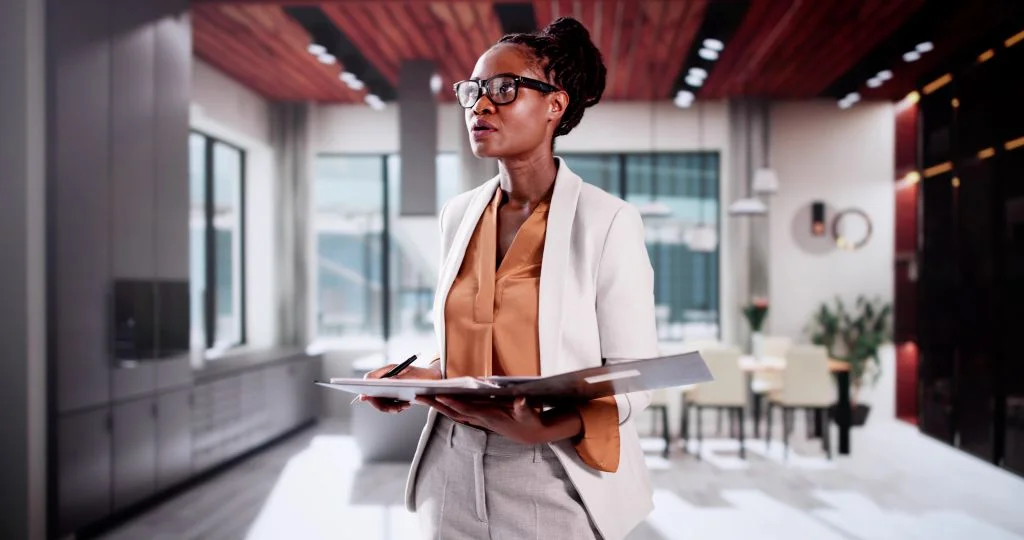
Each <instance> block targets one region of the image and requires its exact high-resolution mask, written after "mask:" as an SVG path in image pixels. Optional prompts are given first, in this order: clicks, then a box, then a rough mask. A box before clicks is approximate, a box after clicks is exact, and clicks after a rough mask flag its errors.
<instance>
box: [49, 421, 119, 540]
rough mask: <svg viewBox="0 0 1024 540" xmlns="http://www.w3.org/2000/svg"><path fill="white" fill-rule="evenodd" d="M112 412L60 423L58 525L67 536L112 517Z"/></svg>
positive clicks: (56, 473)
mask: <svg viewBox="0 0 1024 540" xmlns="http://www.w3.org/2000/svg"><path fill="white" fill-rule="evenodd" d="M110 432H111V430H110V409H107V408H100V409H95V410H91V411H86V412H81V413H76V414H69V415H66V416H63V417H61V418H59V419H58V421H57V470H56V471H55V475H56V478H57V513H58V516H57V521H58V529H59V534H60V535H64V534H67V533H70V532H71V531H74V530H75V529H77V528H79V527H81V526H83V525H86V524H88V523H91V522H93V521H95V520H97V519H100V518H102V517H104V516H106V515H107V514H108V513H110V494H111V489H110V477H111V474H110V473H111V471H110V467H111V460H110V455H111V433H110Z"/></svg>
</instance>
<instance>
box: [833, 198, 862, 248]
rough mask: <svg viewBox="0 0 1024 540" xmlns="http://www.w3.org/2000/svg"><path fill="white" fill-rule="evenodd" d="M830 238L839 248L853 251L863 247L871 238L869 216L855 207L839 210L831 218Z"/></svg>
mask: <svg viewBox="0 0 1024 540" xmlns="http://www.w3.org/2000/svg"><path fill="white" fill-rule="evenodd" d="M832 238H833V239H834V240H835V242H836V247H838V248H839V249H845V250H848V251H854V250H858V249H860V248H862V247H864V245H865V244H867V243H868V240H870V239H871V218H869V217H868V215H867V214H866V213H865V212H864V211H863V210H859V209H856V208H851V209H847V210H843V211H841V212H839V213H838V214H836V216H835V217H834V218H833V219H832Z"/></svg>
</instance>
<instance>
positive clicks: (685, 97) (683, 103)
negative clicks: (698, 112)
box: [673, 90, 694, 109]
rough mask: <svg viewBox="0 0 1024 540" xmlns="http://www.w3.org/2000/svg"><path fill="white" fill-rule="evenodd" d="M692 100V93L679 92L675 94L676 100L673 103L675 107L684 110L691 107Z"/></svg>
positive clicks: (686, 91) (687, 91)
mask: <svg viewBox="0 0 1024 540" xmlns="http://www.w3.org/2000/svg"><path fill="white" fill-rule="evenodd" d="M693 99H694V95H693V92H690V91H689V90H680V91H679V92H677V93H676V98H675V100H673V101H674V103H675V104H676V107H679V108H681V109H685V108H687V107H689V106H690V105H693Z"/></svg>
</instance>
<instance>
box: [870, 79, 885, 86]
mask: <svg viewBox="0 0 1024 540" xmlns="http://www.w3.org/2000/svg"><path fill="white" fill-rule="evenodd" d="M879 86H882V81H881V80H879V79H877V78H875V79H868V88H878V87H879Z"/></svg>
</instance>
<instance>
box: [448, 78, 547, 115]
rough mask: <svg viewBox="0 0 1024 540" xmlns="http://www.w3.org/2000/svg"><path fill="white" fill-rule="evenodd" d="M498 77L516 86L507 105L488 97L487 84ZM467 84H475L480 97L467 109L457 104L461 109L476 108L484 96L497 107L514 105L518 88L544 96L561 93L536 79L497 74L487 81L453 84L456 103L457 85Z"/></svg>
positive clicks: (517, 95)
mask: <svg viewBox="0 0 1024 540" xmlns="http://www.w3.org/2000/svg"><path fill="white" fill-rule="evenodd" d="M499 77H502V78H506V79H512V80H513V81H514V82H515V84H516V87H515V94H514V95H513V96H512V99H511V100H510V101H508V102H507V103H500V104H499V103H494V100H493V99H491V97H490V95H488V90H487V83H488V82H490V81H493V80H494V79H497V78H499ZM468 82H474V83H476V84H477V86H478V87H479V88H480V95H478V96H477V97H476V101H474V102H473V104H472V105H470V106H468V107H467V106H465V105H462V103H461V102H459V106H461V107H462V108H463V109H472V108H473V107H476V104H477V103H480V98H482V97H484V96H487V99H491V103H494V105H496V106H499V107H500V106H501V105H508V104H510V103H514V102H515V100H517V99H519V87H520V86H524V87H526V88H530V89H533V90H536V91H538V92H541V93H544V94H550V93H552V92H561V89H560V88H558V87H557V86H554V85H551V84H548V83H546V82H544V81H538V80H537V79H531V78H529V77H523V76H522V75H515V74H513V73H499V74H497V75H494V76H492V77H490V78H487V79H465V80H462V81H459V82H457V83H455V84H453V85H452V91H454V92H455V101H457V102H458V101H459V85H460V84H463V83H468Z"/></svg>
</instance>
